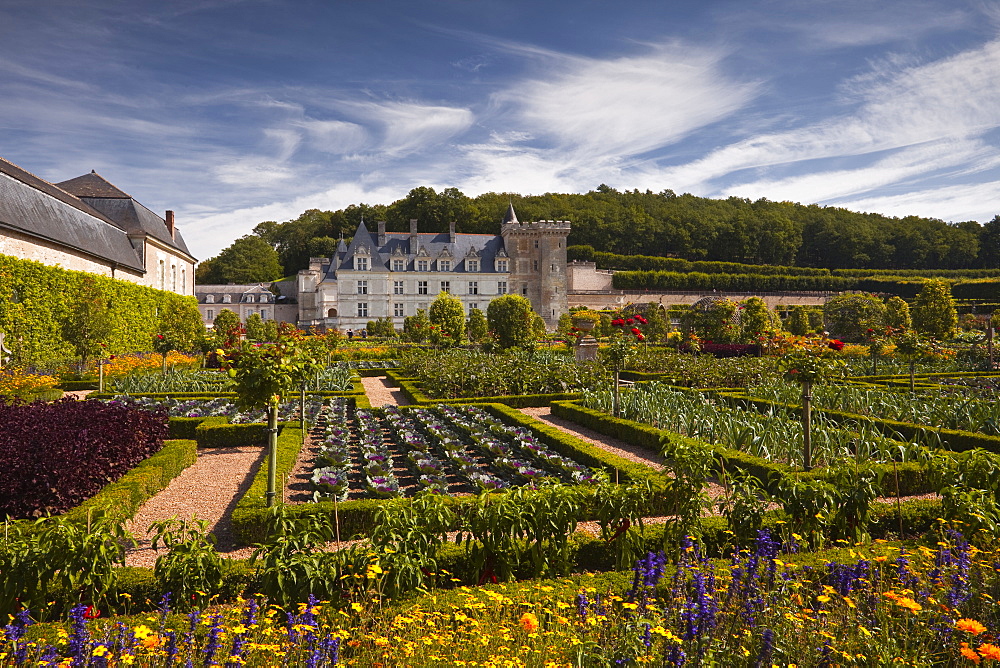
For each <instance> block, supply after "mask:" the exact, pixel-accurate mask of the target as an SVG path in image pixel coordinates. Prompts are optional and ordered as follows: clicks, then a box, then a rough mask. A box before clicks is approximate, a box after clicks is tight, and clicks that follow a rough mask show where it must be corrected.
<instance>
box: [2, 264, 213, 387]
mask: <svg viewBox="0 0 1000 668" xmlns="http://www.w3.org/2000/svg"><path fill="white" fill-rule="evenodd" d="M85 279H86V280H87V281H92V282H93V285H94V286H95V288H96V289H97V291H98V292H99V293H100V295H101V297H102V298H103V299H104V300H106V302H107V303H108V310H109V315H110V320H111V322H112V325H113V330H112V333H111V335H110V336H109V337H108V339H107V341H105V343H107V345H108V352H109V353H111V354H114V355H122V354H126V353H134V352H148V351H150V350H152V344H153V340H152V337H153V335H154V334H155V333H156V327H157V322H158V317H157V313H159V311H160V310H162V309H166V308H167V307H168V306H170V305H172V304H176V303H178V302H181V303H184V304H186V305H187V307H188V309H189V310H190V309H194V312H195V313H196V312H197V310H196V309H197V302H196V300H195V298H194V297H189V296H183V295H178V294H175V293H173V292H166V291H163V290H156V289H154V288H147V287H144V286H141V285H136V284H135V283H130V282H128V281H122V280H117V279H113V278H108V277H106V276H98V275H95V274H90V273H87V272H82V271H70V270H67V269H62V268H61V267H49V266H47V265H44V264H42V263H40V262H34V261H32V260H22V259H19V258H15V257H11V256H9V255H0V331H3V332H5V333H6V334H7V342H8V344H7V346H8V347H9V348H11V350H12V351H13V360H14V362H15V363H17V364H23V365H28V366H36V367H46V366H54V365H56V364H58V363H60V362H62V361H64V360H67V359H72V358H75V356H76V353H75V352H74V349H73V346H72V345H70V343H69V342H67V341H66V340H65V339H64V338H63V335H62V323H63V322H65V321H66V320H67V319H68V316H69V314H70V312H71V311H72V309H73V307H74V303H75V299H76V296H77V295H78V294H79V292H80V288H81V286H82V285H83V282H84V280H85ZM11 342H16V343H15V345H11V344H10V343H11Z"/></svg>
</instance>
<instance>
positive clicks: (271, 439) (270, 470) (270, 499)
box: [266, 403, 278, 508]
mask: <svg viewBox="0 0 1000 668" xmlns="http://www.w3.org/2000/svg"><path fill="white" fill-rule="evenodd" d="M277 477H278V405H277V404H275V403H272V404H271V406H270V407H269V408H268V411H267V497H266V498H267V507H268V508H270V507H272V506H273V505H274V497H275V496H277V491H276V488H277Z"/></svg>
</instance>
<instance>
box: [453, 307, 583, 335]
mask: <svg viewBox="0 0 1000 668" xmlns="http://www.w3.org/2000/svg"><path fill="white" fill-rule="evenodd" d="M563 315H565V314H563ZM465 331H466V333H467V334H468V336H469V340H470V341H472V342H473V343H482V342H483V341H485V340H486V334H487V333H488V332H489V323H488V322H487V321H486V314H485V313H483V312H482V311H480V310H479V309H477V308H474V309H469V319H468V321H467V322H466V323H465Z"/></svg>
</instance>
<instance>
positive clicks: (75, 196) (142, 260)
mask: <svg viewBox="0 0 1000 668" xmlns="http://www.w3.org/2000/svg"><path fill="white" fill-rule="evenodd" d="M0 254H3V255H10V256H13V257H17V258H21V259H26V260H34V261H36V262H41V263H42V264H47V265H58V266H61V267H62V268H63V269H71V270H74V271H86V272H89V273H92V274H100V275H102V276H110V277H111V278H117V279H121V280H126V281H131V282H133V283H138V284H140V285H145V286H147V287H151V288H159V289H160V290H169V291H171V292H176V293H178V294H182V295H191V294H194V265H195V262H196V260H195V258H194V257H192V255H191V253H190V252H189V251H188V248H187V245H186V244H185V243H184V239H183V238H182V237H181V234H180V232H179V231H178V230H177V227H176V226H175V224H174V212H173V211H167V212H166V217H165V218H161V217H160V216H158V215H157V214H155V213H153V212H152V211H150V210H149V209H147V208H146V207H144V206H143V205H142V204H140V203H139V202H137V201H136V200H135V199H133V198H132V197H131V196H130V195H127V194H126V193H124V192H122V191H121V190H119V189H118V188H117V187H115V186H114V185H112V184H111V183H109V182H108V181H106V180H105V179H104V178H102V177H101V176H100V175H99V174H97V173H96V172H91V173H90V174H84V175H83V176H79V177H77V178H75V179H70V180H69V181H63V182H62V183H55V184H53V183H49V182H48V181H45V180H43V179H40V178H38V177H37V176H35V175H34V174H31V173H29V172H26V171H25V170H23V169H21V168H20V167H18V166H17V165H15V164H13V163H11V162H8V161H6V160H4V159H3V158H0Z"/></svg>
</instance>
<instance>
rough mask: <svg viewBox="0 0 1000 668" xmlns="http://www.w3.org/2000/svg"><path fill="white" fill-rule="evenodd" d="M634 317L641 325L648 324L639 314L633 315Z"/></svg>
mask: <svg viewBox="0 0 1000 668" xmlns="http://www.w3.org/2000/svg"><path fill="white" fill-rule="evenodd" d="M635 319H636V320H638V321H639V324H641V325H646V324H649V323H648V321H647V320H646V319H645V318H643V317H642V316H641V315H637V316H635Z"/></svg>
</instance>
